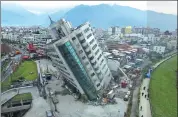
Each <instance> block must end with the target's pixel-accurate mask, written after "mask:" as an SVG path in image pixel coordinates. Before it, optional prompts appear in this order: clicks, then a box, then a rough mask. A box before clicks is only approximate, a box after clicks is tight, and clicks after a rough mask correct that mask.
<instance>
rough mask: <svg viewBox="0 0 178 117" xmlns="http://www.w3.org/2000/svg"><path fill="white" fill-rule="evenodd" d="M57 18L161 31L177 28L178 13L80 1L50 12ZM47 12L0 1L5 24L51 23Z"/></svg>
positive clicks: (96, 25)
mask: <svg viewBox="0 0 178 117" xmlns="http://www.w3.org/2000/svg"><path fill="white" fill-rule="evenodd" d="M49 15H50V16H51V18H52V19H53V20H54V21H57V20H59V19H60V18H65V19H66V20H68V21H70V22H71V23H72V25H73V26H74V27H76V26H78V25H80V24H82V23H84V22H86V21H89V22H90V23H91V25H92V26H94V27H97V28H104V29H106V28H108V27H110V26H120V27H124V26H149V27H152V28H160V29H161V30H162V31H165V30H175V29H176V28H177V15H172V14H164V13H158V12H154V11H149V10H147V11H143V10H139V9H135V8H131V7H127V6H120V5H112V6H111V5H107V4H100V5H94V6H88V5H79V6H76V7H74V8H72V9H64V10H60V11H58V12H55V13H52V14H49ZM49 23H50V22H49V19H48V14H40V15H37V14H34V13H32V12H30V11H28V10H26V9H25V8H23V7H21V6H19V5H1V25H2V26H9V25H11V26H12V25H15V26H17V25H18V26H31V25H41V26H45V27H47V26H49Z"/></svg>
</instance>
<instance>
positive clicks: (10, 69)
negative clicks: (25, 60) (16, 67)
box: [1, 55, 21, 82]
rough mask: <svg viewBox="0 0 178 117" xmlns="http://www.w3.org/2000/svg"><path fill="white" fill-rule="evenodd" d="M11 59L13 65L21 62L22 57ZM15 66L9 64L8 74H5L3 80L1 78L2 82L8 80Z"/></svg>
mask: <svg viewBox="0 0 178 117" xmlns="http://www.w3.org/2000/svg"><path fill="white" fill-rule="evenodd" d="M11 59H12V63H13V64H15V63H19V62H20V60H21V55H16V56H14V57H11ZM13 64H10V63H9V65H8V66H7V68H6V72H5V74H3V75H2V78H1V81H2V82H3V81H5V80H6V78H8V77H9V76H10V74H11V73H12V72H13V69H12V66H13Z"/></svg>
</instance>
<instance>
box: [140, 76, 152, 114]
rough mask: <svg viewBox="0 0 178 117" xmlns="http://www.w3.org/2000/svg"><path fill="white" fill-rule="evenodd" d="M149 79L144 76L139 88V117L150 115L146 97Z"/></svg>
mask: <svg viewBox="0 0 178 117" xmlns="http://www.w3.org/2000/svg"><path fill="white" fill-rule="evenodd" d="M149 83H150V79H149V78H145V79H144V80H143V84H142V86H141V89H140V104H139V117H151V110H150V103H149V99H148V89H149Z"/></svg>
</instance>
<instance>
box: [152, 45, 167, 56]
mask: <svg viewBox="0 0 178 117" xmlns="http://www.w3.org/2000/svg"><path fill="white" fill-rule="evenodd" d="M165 49H166V47H165V46H153V51H154V52H156V53H159V54H164V52H165Z"/></svg>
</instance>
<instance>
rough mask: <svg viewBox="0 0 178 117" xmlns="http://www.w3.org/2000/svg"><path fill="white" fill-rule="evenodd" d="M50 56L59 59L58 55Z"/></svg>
mask: <svg viewBox="0 0 178 117" xmlns="http://www.w3.org/2000/svg"><path fill="white" fill-rule="evenodd" d="M51 56H52V57H54V58H59V56H58V55H54V54H51Z"/></svg>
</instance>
